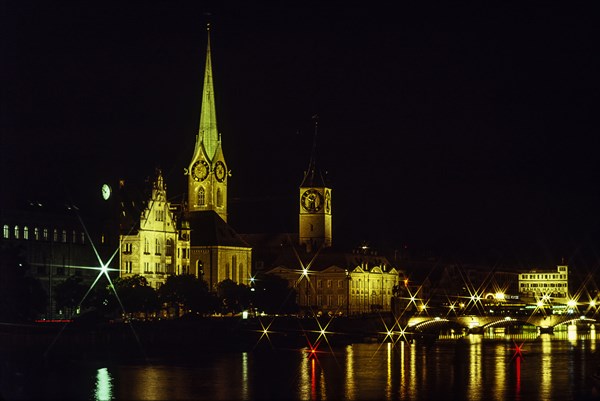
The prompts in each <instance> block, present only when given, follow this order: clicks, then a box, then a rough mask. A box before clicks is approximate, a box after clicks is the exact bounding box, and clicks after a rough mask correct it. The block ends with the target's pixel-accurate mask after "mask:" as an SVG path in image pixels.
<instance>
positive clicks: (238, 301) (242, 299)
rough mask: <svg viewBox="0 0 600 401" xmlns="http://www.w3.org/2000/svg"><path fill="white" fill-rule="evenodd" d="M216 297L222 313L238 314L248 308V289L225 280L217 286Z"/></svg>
mask: <svg viewBox="0 0 600 401" xmlns="http://www.w3.org/2000/svg"><path fill="white" fill-rule="evenodd" d="M217 296H218V297H219V300H220V301H221V304H222V307H223V308H222V310H223V312H224V313H238V312H241V311H242V310H244V309H247V308H249V307H250V288H248V287H247V286H245V285H243V284H237V283H236V282H234V281H233V280H230V279H225V280H223V281H221V282H220V283H219V284H217Z"/></svg>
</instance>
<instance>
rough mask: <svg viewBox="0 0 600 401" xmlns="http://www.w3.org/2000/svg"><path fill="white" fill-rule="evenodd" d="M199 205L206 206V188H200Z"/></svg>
mask: <svg viewBox="0 0 600 401" xmlns="http://www.w3.org/2000/svg"><path fill="white" fill-rule="evenodd" d="M198 205H199V206H204V205H206V190H205V189H204V187H200V188H199V189H198Z"/></svg>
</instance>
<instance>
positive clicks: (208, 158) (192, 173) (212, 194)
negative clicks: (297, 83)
mask: <svg viewBox="0 0 600 401" xmlns="http://www.w3.org/2000/svg"><path fill="white" fill-rule="evenodd" d="M207 33H208V34H207V36H208V43H207V46H206V67H205V70H204V88H203V91H202V105H201V111H200V128H199V130H198V134H197V135H196V145H195V147H194V153H193V156H192V160H191V162H190V164H189V166H188V168H187V169H186V170H185V174H186V175H187V176H188V212H190V213H193V212H204V211H209V210H213V211H215V212H216V213H217V214H218V215H219V216H221V218H222V219H223V220H224V221H225V222H227V180H228V177H229V175H230V172H229V170H228V169H227V163H225V157H224V156H223V149H222V147H221V135H220V134H219V132H218V130H217V116H216V112H215V96H214V91H213V76H212V65H211V57H210V26H208V27H207Z"/></svg>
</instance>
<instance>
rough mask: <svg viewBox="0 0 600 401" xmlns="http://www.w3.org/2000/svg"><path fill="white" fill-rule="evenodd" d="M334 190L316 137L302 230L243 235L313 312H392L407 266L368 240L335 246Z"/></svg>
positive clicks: (302, 194) (260, 265) (260, 262)
mask: <svg viewBox="0 0 600 401" xmlns="http://www.w3.org/2000/svg"><path fill="white" fill-rule="evenodd" d="M315 139H316V123H315ZM331 193H332V191H331V187H330V185H329V184H328V183H327V180H326V176H325V175H324V174H322V173H321V171H320V170H319V169H318V168H317V160H316V140H315V141H313V148H312V152H311V156H310V161H309V166H308V170H307V171H305V172H304V177H303V179H302V182H301V184H300V191H299V198H298V206H299V213H298V215H299V218H298V223H299V224H298V233H293V234H279V235H271V236H269V235H260V234H244V235H243V236H244V238H245V239H246V240H247V241H248V242H249V243H251V244H252V246H253V249H254V258H255V262H256V266H257V270H263V271H264V272H265V273H268V274H274V275H277V276H279V277H282V278H284V279H286V280H287V281H288V283H289V286H290V287H291V288H294V289H295V290H296V291H295V293H296V302H297V304H298V305H299V306H300V307H301V308H302V309H304V310H305V311H306V312H309V313H311V312H312V313H323V314H356V313H369V312H375V311H388V312H389V311H391V302H392V294H393V289H394V286H397V285H398V283H399V282H400V280H401V276H402V278H403V275H402V272H401V271H400V270H398V269H397V268H396V267H394V266H392V264H391V263H390V262H389V260H388V259H387V257H385V256H383V255H380V254H378V252H376V251H374V250H373V249H370V247H369V246H367V245H362V246H360V247H359V248H358V249H355V250H353V251H350V252H348V251H341V250H338V249H335V248H334V247H333V235H332V214H333V209H332V198H331Z"/></svg>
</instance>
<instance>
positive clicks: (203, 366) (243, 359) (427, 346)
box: [0, 330, 600, 400]
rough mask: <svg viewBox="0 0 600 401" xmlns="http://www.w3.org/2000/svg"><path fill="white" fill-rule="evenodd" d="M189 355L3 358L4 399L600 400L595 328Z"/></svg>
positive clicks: (0, 396)
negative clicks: (45, 358) (68, 358)
mask: <svg viewBox="0 0 600 401" xmlns="http://www.w3.org/2000/svg"><path fill="white" fill-rule="evenodd" d="M198 346H199V347H203V349H206V352H201V353H193V354H190V355H193V357H189V358H186V357H179V358H160V359H128V360H125V361H119V360H116V359H115V358H102V357H99V356H96V357H94V358H93V359H86V358H81V359H72V360H42V359H36V358H31V356H29V357H24V358H23V359H18V360H15V359H14V358H13V359H12V360H4V361H2V363H3V365H2V367H1V368H2V370H0V378H1V382H0V384H1V387H0V399H5V400H13V399H15V400H17V399H23V400H25V399H26V400H31V399H54V400H70V399H76V400H203V399H206V400H263V399H264V400H268V399H272V400H321V399H323V400H325V399H329V400H342V399H344V400H441V399H448V400H534V399H535V400H554V399H555V400H581V399H600V395H599V394H600V381H596V379H595V378H594V374H595V373H596V372H597V371H598V368H599V366H600V355H599V354H598V340H597V335H596V331H595V330H591V331H588V332H585V333H576V332H573V331H571V330H568V331H562V332H557V333H555V334H537V333H535V332H533V333H523V334H519V335H506V334H502V333H500V334H494V333H486V334H484V335H474V334H471V335H466V336H463V337H453V336H441V337H440V338H439V339H438V340H437V341H435V342H424V343H421V342H419V341H418V340H415V341H414V342H412V343H411V342H406V341H403V340H402V339H400V340H397V339H394V340H392V341H390V340H389V339H388V340H387V341H386V342H374V343H355V344H350V345H341V346H331V347H330V346H328V344H327V340H326V339H324V341H321V343H320V345H319V348H318V350H317V352H316V353H314V354H312V353H309V352H307V351H308V350H307V349H284V348H283V349H281V348H280V349H273V348H269V347H263V348H261V349H260V350H253V351H245V352H240V351H231V352H226V351H216V350H211V349H210V346H208V345H207V344H201V343H199V344H198Z"/></svg>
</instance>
